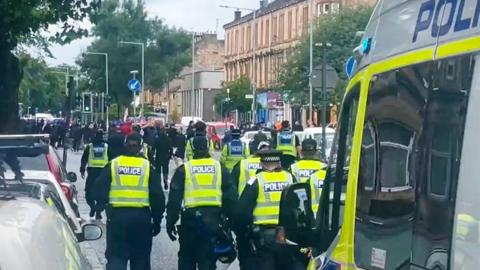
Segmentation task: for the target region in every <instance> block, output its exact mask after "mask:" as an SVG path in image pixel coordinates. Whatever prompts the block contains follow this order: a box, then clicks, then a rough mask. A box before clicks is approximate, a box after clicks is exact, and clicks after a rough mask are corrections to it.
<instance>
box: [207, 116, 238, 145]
mask: <svg viewBox="0 0 480 270" xmlns="http://www.w3.org/2000/svg"><path fill="white" fill-rule="evenodd" d="M206 124H207V136H208V138H209V139H210V140H211V141H212V142H213V143H215V145H216V147H218V148H217V149H222V139H223V136H225V132H226V131H227V130H228V129H230V126H234V127H235V124H234V123H229V122H226V123H225V122H207V123H206Z"/></svg>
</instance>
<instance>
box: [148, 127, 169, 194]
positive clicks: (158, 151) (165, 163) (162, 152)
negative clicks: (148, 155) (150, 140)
mask: <svg viewBox="0 0 480 270" xmlns="http://www.w3.org/2000/svg"><path fill="white" fill-rule="evenodd" d="M172 148H173V143H172V141H171V140H170V138H169V137H168V136H167V133H166V131H165V128H164V127H161V128H159V129H158V136H157V139H156V140H155V145H154V147H153V151H152V152H155V159H154V160H155V162H154V164H155V167H156V168H157V172H158V173H159V174H160V175H162V177H163V185H164V188H165V190H167V189H168V169H169V165H170V159H171V158H172Z"/></svg>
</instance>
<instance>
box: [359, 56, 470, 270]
mask: <svg viewBox="0 0 480 270" xmlns="http://www.w3.org/2000/svg"><path fill="white" fill-rule="evenodd" d="M473 66H474V60H473V58H472V57H471V56H459V57H455V58H450V59H444V60H438V61H434V62H428V63H422V64H418V65H414V66H409V67H405V68H401V69H398V70H393V71H389V72H385V73H382V74H378V75H375V76H374V77H373V78H372V80H371V82H370V85H369V95H368V101H367V110H366V118H365V119H366V121H365V123H364V129H363V137H362V149H361V157H360V170H359V180H358V193H357V211H356V224H355V263H356V265H357V266H358V267H361V268H364V269H392V270H393V269H410V267H411V266H412V265H415V266H417V267H419V268H420V269H432V270H433V269H437V268H435V267H440V268H438V269H447V268H448V267H447V265H448V264H447V263H448V253H449V249H450V243H451V234H452V220H453V202H454V199H453V197H454V189H455V186H456V184H455V183H456V181H457V175H458V164H459V163H458V159H459V154H460V149H461V148H460V147H461V144H462V138H463V130H464V122H465V113H466V106H467V102H468V95H469V90H470V84H471V78H472V72H473ZM432 256H433V257H432ZM432 258H433V259H432ZM433 261H434V262H433Z"/></svg>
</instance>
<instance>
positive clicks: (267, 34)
mask: <svg viewBox="0 0 480 270" xmlns="http://www.w3.org/2000/svg"><path fill="white" fill-rule="evenodd" d="M270 43H271V40H270V20H266V21H265V45H270Z"/></svg>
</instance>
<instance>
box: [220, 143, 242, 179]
mask: <svg viewBox="0 0 480 270" xmlns="http://www.w3.org/2000/svg"><path fill="white" fill-rule="evenodd" d="M232 142H234V143H240V145H232ZM232 142H229V143H228V144H227V156H226V158H225V167H227V169H228V170H229V171H230V172H231V171H232V170H233V168H234V167H235V165H237V163H238V162H240V161H241V160H243V159H244V158H246V154H245V150H246V147H245V144H244V143H243V142H242V141H240V140H236V141H232Z"/></svg>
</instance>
